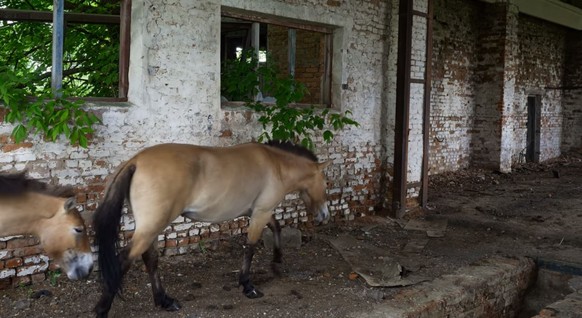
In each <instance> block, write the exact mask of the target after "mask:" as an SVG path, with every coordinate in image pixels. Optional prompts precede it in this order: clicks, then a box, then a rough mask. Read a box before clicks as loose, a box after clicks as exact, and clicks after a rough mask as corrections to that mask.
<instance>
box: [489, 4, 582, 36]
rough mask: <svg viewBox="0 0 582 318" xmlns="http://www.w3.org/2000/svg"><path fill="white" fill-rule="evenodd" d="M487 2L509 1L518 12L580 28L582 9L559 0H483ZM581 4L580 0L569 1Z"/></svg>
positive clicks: (581, 24) (581, 28)
mask: <svg viewBox="0 0 582 318" xmlns="http://www.w3.org/2000/svg"><path fill="white" fill-rule="evenodd" d="M483 1H485V2H489V3H497V2H509V3H511V4H513V5H515V6H517V8H518V9H519V12H521V13H523V14H527V15H531V16H533V17H536V18H539V19H542V20H546V21H550V22H553V23H556V24H559V25H563V26H565V27H569V28H572V29H575V30H582V9H581V8H580V7H578V6H574V5H570V4H568V3H565V2H563V1H559V0H483ZM570 2H572V3H574V4H576V5H579V6H582V1H578V0H574V1H572V0H571V1H570Z"/></svg>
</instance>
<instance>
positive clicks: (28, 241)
mask: <svg viewBox="0 0 582 318" xmlns="http://www.w3.org/2000/svg"><path fill="white" fill-rule="evenodd" d="M35 244H38V239H37V238H32V237H25V238H16V239H12V240H10V241H8V242H6V248H7V249H16V248H21V247H26V246H32V245H35Z"/></svg>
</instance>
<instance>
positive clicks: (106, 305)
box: [95, 246, 131, 317]
mask: <svg viewBox="0 0 582 318" xmlns="http://www.w3.org/2000/svg"><path fill="white" fill-rule="evenodd" d="M119 262H120V263H121V279H123V276H125V274H126V273H127V271H128V270H129V268H130V266H131V260H130V259H129V246H126V247H125V248H124V249H123V250H122V251H121V252H120V253H119ZM114 298H115V294H112V293H110V292H109V291H108V290H107V288H103V292H102V294H101V298H100V299H99V302H98V303H97V305H96V306H95V313H96V314H97V317H107V313H108V312H109V309H111V304H113V299H114Z"/></svg>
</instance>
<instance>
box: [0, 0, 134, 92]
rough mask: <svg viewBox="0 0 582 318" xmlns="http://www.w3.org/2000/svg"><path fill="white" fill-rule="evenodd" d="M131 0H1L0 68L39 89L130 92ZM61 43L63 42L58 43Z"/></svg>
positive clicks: (43, 90)
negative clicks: (128, 78)
mask: <svg viewBox="0 0 582 318" xmlns="http://www.w3.org/2000/svg"><path fill="white" fill-rule="evenodd" d="M130 5H131V0H122V1H108V0H76V1H65V0H55V1H45V0H0V41H1V42H2V47H1V48H0V66H2V67H4V68H3V69H0V71H2V72H11V73H13V74H15V75H16V76H18V77H21V78H26V79H27V80H28V82H29V83H32V84H33V85H32V87H34V88H35V90H36V91H37V92H38V91H42V92H46V91H48V92H50V91H51V90H52V91H53V92H55V93H57V94H59V93H58V92H59V91H60V90H61V89H62V90H66V91H67V96H71V97H83V98H87V97H96V98H111V97H112V98H115V99H117V100H119V99H120V100H124V99H125V98H126V97H127V88H128V82H127V72H128V64H129V63H128V61H129V22H130V21H129V19H130V9H129V8H130ZM60 43H62V46H61V45H59V44H60Z"/></svg>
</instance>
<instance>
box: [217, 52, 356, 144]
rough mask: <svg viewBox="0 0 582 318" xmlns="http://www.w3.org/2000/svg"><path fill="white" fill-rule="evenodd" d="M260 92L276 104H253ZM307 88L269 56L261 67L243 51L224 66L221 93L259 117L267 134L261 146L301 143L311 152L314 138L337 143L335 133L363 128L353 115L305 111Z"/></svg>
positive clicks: (262, 134) (250, 55)
mask: <svg viewBox="0 0 582 318" xmlns="http://www.w3.org/2000/svg"><path fill="white" fill-rule="evenodd" d="M259 87H260V88H261V89H260V91H261V92H262V93H263V95H265V96H272V97H274V98H275V100H276V102H275V103H274V104H268V103H263V102H260V101H253V99H254V96H256V95H257V93H258V92H259ZM307 92H308V91H307V89H306V88H305V85H303V84H302V83H300V82H298V81H296V80H295V79H294V78H293V77H292V76H290V75H282V74H281V72H279V70H278V69H277V67H276V65H275V63H273V61H272V59H271V58H270V56H267V62H266V63H258V60H257V58H256V57H254V52H253V51H243V52H242V54H241V57H240V58H237V59H235V60H228V61H226V62H225V63H223V65H222V73H221V93H222V95H223V96H226V97H227V99H229V100H234V101H244V102H246V105H247V106H248V107H249V108H251V109H252V110H254V111H255V112H257V113H259V114H260V116H259V119H258V120H259V122H260V123H261V124H262V126H263V132H262V133H261V135H260V136H259V138H258V141H259V142H263V141H266V140H271V139H279V140H289V141H293V142H294V143H300V144H301V145H303V146H305V147H307V148H308V149H313V148H314V146H315V145H314V142H313V135H314V134H315V133H316V132H318V131H323V140H324V141H325V142H330V141H332V140H333V137H334V132H337V131H339V130H342V129H343V128H344V127H346V126H356V127H357V126H359V124H358V122H356V121H355V120H353V119H352V118H351V117H350V116H351V114H352V113H351V112H350V111H346V112H344V113H343V114H340V113H334V112H332V111H330V110H329V109H319V108H315V107H313V106H309V107H301V106H300V105H296V104H297V103H300V101H301V100H302V99H303V97H304V96H305V94H306V93H307Z"/></svg>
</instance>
